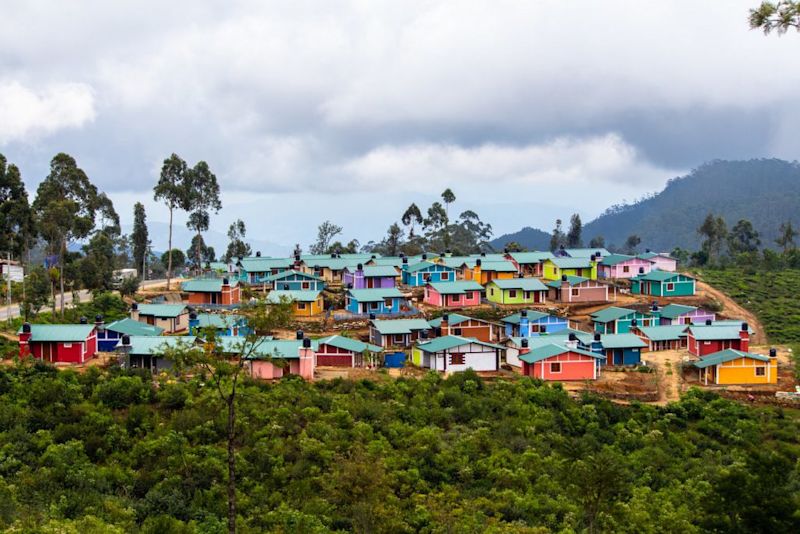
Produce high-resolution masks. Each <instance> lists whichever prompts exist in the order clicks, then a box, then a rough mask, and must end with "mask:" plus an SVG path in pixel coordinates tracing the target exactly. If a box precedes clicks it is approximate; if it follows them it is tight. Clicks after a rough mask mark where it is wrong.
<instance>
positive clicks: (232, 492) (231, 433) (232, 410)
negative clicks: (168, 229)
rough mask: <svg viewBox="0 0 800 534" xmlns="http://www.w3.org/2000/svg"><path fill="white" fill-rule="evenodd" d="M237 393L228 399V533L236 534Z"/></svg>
mask: <svg viewBox="0 0 800 534" xmlns="http://www.w3.org/2000/svg"><path fill="white" fill-rule="evenodd" d="M235 400H236V395H235V393H232V394H231V396H230V397H229V398H228V532H229V534H235V533H236V451H235V450H234V439H235V437H236V435H235V427H234V423H235V421H236V406H235V403H234V401H235Z"/></svg>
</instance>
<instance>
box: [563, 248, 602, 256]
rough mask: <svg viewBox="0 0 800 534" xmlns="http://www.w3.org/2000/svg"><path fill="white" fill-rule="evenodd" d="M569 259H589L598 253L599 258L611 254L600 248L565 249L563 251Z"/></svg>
mask: <svg viewBox="0 0 800 534" xmlns="http://www.w3.org/2000/svg"><path fill="white" fill-rule="evenodd" d="M564 252H566V253H567V254H568V255H569V257H570V258H587V259H588V258H591V257H592V254H597V253H598V252H599V253H600V255H601V256H610V255H611V253H610V252H609V251H608V250H606V249H604V248H602V247H600V248H566V249H564Z"/></svg>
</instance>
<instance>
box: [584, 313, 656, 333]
mask: <svg viewBox="0 0 800 534" xmlns="http://www.w3.org/2000/svg"><path fill="white" fill-rule="evenodd" d="M589 317H591V319H592V323H593V324H594V331H595V332H597V333H600V334H627V333H628V332H630V331H631V326H655V325H656V324H657V321H656V318H654V317H650V316H649V315H645V314H644V313H642V312H640V311H637V310H631V309H628V308H618V307H617V306H610V307H608V308H605V309H603V310H600V311H596V312H594V313H592V314H591V315H590V316H589Z"/></svg>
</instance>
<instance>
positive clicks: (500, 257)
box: [469, 253, 508, 262]
mask: <svg viewBox="0 0 800 534" xmlns="http://www.w3.org/2000/svg"><path fill="white" fill-rule="evenodd" d="M469 257H470V258H474V259H476V260H482V261H484V262H488V261H492V262H493V261H508V260H507V259H506V255H505V254H499V253H483V254H470V255H469Z"/></svg>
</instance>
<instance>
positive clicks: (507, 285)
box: [487, 278, 547, 291]
mask: <svg viewBox="0 0 800 534" xmlns="http://www.w3.org/2000/svg"><path fill="white" fill-rule="evenodd" d="M489 284H494V285H496V286H497V287H499V288H500V289H503V290H506V289H520V290H522V291H547V286H545V285H544V284H543V283H542V282H541V281H540V280H539V279H537V278H511V279H509V280H492V281H491V282H489ZM489 284H487V285H489Z"/></svg>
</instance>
